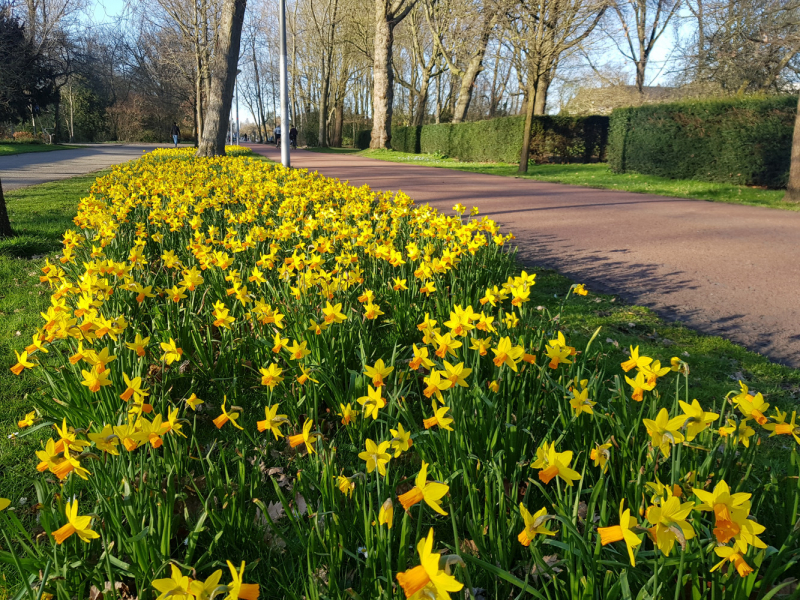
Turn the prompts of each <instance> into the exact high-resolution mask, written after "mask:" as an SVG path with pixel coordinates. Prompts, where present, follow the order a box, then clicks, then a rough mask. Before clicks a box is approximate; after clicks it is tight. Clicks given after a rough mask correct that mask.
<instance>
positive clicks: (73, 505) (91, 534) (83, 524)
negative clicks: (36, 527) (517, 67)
mask: <svg viewBox="0 0 800 600" xmlns="http://www.w3.org/2000/svg"><path fill="white" fill-rule="evenodd" d="M64 515H65V516H66V517H67V524H66V525H64V526H63V527H61V528H59V529H57V530H56V531H54V532H53V537H54V538H55V539H56V543H57V544H59V545H60V544H63V543H64V541H65V540H66V539H67V538H69V537H70V536H71V535H72V534H73V533H77V534H78V537H79V538H81V540H83V541H84V542H86V543H87V544H88V543H89V542H91V541H92V540H95V539H97V538H99V537H100V534H99V533H97V532H96V531H93V530H92V529H91V524H92V517H90V516H84V517H81V516H78V501H77V500H74V501H72V502H67V503H66V505H65V506H64Z"/></svg>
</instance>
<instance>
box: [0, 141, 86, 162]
mask: <svg viewBox="0 0 800 600" xmlns="http://www.w3.org/2000/svg"><path fill="white" fill-rule="evenodd" d="M76 148H82V146H63V145H61V144H23V143H18V142H12V143H8V142H0V158H2V157H3V156H14V155H16V154H28V153H30V152H53V151H55V150H75V149H76Z"/></svg>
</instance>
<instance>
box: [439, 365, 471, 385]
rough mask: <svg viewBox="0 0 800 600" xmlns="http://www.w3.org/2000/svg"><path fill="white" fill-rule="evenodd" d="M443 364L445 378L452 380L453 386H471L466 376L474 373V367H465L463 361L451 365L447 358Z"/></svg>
mask: <svg viewBox="0 0 800 600" xmlns="http://www.w3.org/2000/svg"><path fill="white" fill-rule="evenodd" d="M443 364H444V371H443V372H441V374H442V375H444V378H445V379H447V380H448V381H449V382H450V384H451V387H453V388H455V387H456V386H460V387H469V384H468V383H467V382H466V378H467V377H469V374H470V373H472V369H468V368H467V367H465V366H464V363H463V362H460V363H458V364H457V365H451V364H450V363H449V362H447V361H446V360H445V361H443Z"/></svg>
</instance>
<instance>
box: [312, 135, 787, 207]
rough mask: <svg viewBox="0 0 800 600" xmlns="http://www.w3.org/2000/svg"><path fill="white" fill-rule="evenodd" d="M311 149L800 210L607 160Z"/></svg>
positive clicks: (750, 192)
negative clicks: (523, 164) (462, 158)
mask: <svg viewBox="0 0 800 600" xmlns="http://www.w3.org/2000/svg"><path fill="white" fill-rule="evenodd" d="M308 150H311V151H312V152H326V153H331V154H356V155H358V156H365V157H367V158H375V159H378V160H385V161H389V162H398V163H409V164H415V165H422V166H425V167H439V168H446V169H455V170H458V171H468V172H470V173H484V174H488V175H501V176H503V177H520V178H522V179H533V180H535V181H548V182H552V183H566V184H569V185H579V186H583V187H593V188H602V189H609V190H620V191H625V192H638V193H642V194H657V195H661V196H674V197H677V198H693V199H696V200H709V201H711V202H728V203H731V204H749V205H751V206H768V207H770V208H780V209H783V210H793V211H800V204H791V203H788V202H783V196H784V192H783V190H768V189H764V188H756V187H747V186H743V185H732V184H729V183H711V182H707V181H695V180H693V179H667V178H665V177H655V176H653V175H640V174H639V173H620V174H618V173H612V172H611V170H610V169H609V168H608V165H606V164H605V163H594V164H587V165H583V164H568V165H531V166H530V167H528V173H527V175H522V176H519V175H517V165H512V164H507V163H470V162H459V161H458V160H456V159H453V158H440V157H437V156H436V155H433V154H411V153H408V152H395V151H394V150H360V151H359V150H355V149H353V148H308Z"/></svg>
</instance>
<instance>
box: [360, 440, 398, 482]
mask: <svg viewBox="0 0 800 600" xmlns="http://www.w3.org/2000/svg"><path fill="white" fill-rule="evenodd" d="M365 444H366V450H365V451H364V452H360V453H359V454H358V457H359V458H360V459H361V460H364V461H366V462H367V473H372V472H373V471H374V470H375V469H376V468H377V469H378V473H380V474H381V475H386V465H387V464H388V463H389V460H391V458H392V455H391V454H389V453H388V452H386V451H387V450H388V449H389V446H390V443H389V442H381V443H380V445H378V444H376V443H375V442H373V441H372V440H371V439H369V438H367V441H366V442H365Z"/></svg>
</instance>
